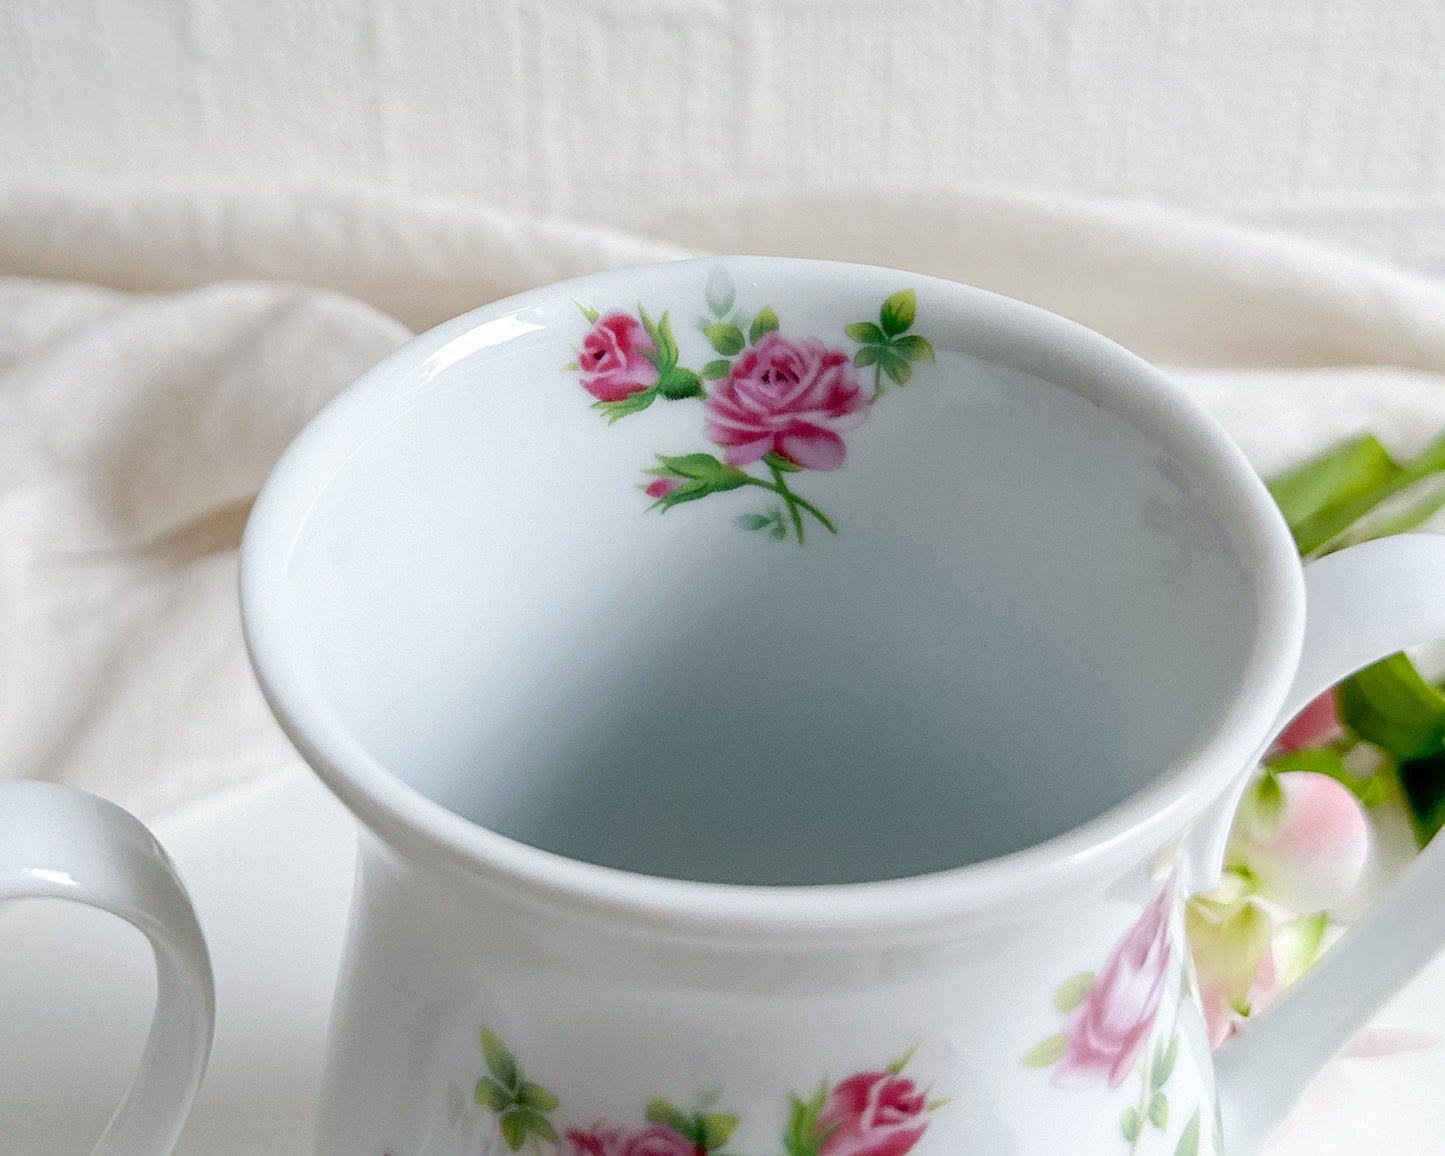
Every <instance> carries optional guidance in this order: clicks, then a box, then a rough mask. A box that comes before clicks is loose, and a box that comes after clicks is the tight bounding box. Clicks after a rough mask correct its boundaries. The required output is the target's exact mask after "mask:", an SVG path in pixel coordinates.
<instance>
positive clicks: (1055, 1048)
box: [1024, 1032, 1069, 1068]
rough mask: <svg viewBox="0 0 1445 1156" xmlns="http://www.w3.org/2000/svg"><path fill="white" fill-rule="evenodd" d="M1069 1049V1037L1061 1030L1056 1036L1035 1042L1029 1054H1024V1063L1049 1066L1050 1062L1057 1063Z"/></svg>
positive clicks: (1034, 1066)
mask: <svg viewBox="0 0 1445 1156" xmlns="http://www.w3.org/2000/svg"><path fill="white" fill-rule="evenodd" d="M1068 1050H1069V1037H1068V1036H1066V1035H1064V1034H1063V1033H1062V1032H1060V1033H1059V1034H1058V1035H1056V1036H1050V1037H1049V1038H1048V1039H1046V1040H1043V1041H1042V1042H1040V1043H1038V1044H1035V1045H1034V1047H1033V1048H1032V1050H1030V1051H1029V1053H1028V1055H1026V1056H1024V1063H1025V1064H1026V1065H1027V1066H1029V1067H1030V1068H1047V1067H1048V1066H1049V1065H1050V1064H1056V1063H1058V1062H1059V1061H1060V1060H1062V1059H1063V1058H1064V1053H1065V1052H1067V1051H1068Z"/></svg>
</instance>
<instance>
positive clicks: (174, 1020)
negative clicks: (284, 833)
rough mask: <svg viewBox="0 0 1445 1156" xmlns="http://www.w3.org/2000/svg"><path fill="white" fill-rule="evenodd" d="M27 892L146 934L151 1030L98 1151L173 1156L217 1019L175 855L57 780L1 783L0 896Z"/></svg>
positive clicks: (111, 808) (103, 1155) (111, 807)
mask: <svg viewBox="0 0 1445 1156" xmlns="http://www.w3.org/2000/svg"><path fill="white" fill-rule="evenodd" d="M22 898H46V899H69V900H71V901H73V902H75V903H83V904H85V905H87V906H89V907H98V908H99V909H100V910H102V911H109V912H111V913H112V914H114V915H119V916H120V917H121V918H122V919H124V920H125V921H126V922H128V923H131V924H133V925H134V926H135V927H136V928H138V929H139V930H140V931H142V932H144V933H145V936H146V938H147V939H149V940H150V944H151V948H152V949H153V950H154V951H155V957H156V1010H155V1017H154V1018H153V1019H152V1021H151V1029H150V1036H149V1037H148V1038H147V1040H146V1045H145V1052H144V1054H143V1055H142V1057H141V1061H140V1068H139V1070H138V1071H137V1073H136V1077H135V1080H134V1082H133V1083H132V1084H131V1086H130V1089H129V1091H127V1092H126V1094H125V1096H124V1097H123V1098H122V1100H121V1104H120V1107H119V1108H117V1109H116V1111H115V1115H114V1116H112V1117H111V1121H110V1123H109V1124H108V1125H107V1126H106V1129H105V1132H104V1133H103V1134H102V1135H101V1138H100V1140H99V1142H98V1143H97V1144H96V1146H95V1149H94V1152H93V1156H168V1154H169V1153H170V1152H171V1150H172V1149H173V1148H174V1147H175V1145H176V1141H177V1139H178V1138H179V1137H180V1132H181V1126H182V1125H183V1124H184V1123H185V1119H186V1114H187V1113H188V1112H189V1111H190V1108H191V1102H192V1101H193V1100H194V1099H195V1098H196V1091H197V1089H198V1088H199V1087H200V1083H201V1077H202V1075H203V1074H204V1073H205V1069H206V1060H207V1058H208V1057H209V1055H210V1051H211V1038H212V1035H213V1034H214V1031H215V1021H216V1010H215V989H214V985H213V982H212V978H211V960H210V956H209V955H208V954H207V951H206V941H205V939H204V938H203V937H202V935H201V928H200V924H199V923H198V922H197V921H196V913H195V910H194V909H193V908H192V907H191V901H190V898H189V896H187V894H186V889H185V886H184V885H183V884H182V883H181V881H180V878H179V877H178V876H177V875H176V869H175V867H174V866H173V865H172V864H171V861H170V857H169V856H167V855H166V853H165V851H164V850H163V849H162V848H161V845H160V844H159V843H157V842H156V840H155V836H153V835H152V834H151V833H150V831H149V830H147V828H146V827H145V826H144V825H143V824H142V823H141V822H140V820H139V819H136V818H135V817H134V816H133V815H131V814H130V813H129V812H127V811H123V810H121V808H119V807H117V806H116V805H115V804H114V803H109V802H106V800H104V799H100V798H97V797H96V796H94V795H89V794H86V793H85V792H84V791H78V790H75V789H74V788H72V787H62V786H57V785H56V784H54V783H41V782H29V781H21V782H6V783H0V902H3V901H5V900H7V899H22Z"/></svg>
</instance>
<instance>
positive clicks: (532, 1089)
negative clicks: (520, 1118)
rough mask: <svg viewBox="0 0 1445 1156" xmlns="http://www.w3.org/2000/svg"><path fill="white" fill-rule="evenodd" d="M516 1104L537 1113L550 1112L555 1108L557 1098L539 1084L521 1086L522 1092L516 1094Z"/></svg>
mask: <svg viewBox="0 0 1445 1156" xmlns="http://www.w3.org/2000/svg"><path fill="white" fill-rule="evenodd" d="M517 1103H518V1104H520V1105H521V1106H522V1107H524V1108H534V1109H535V1110H537V1111H538V1112H550V1111H551V1110H552V1109H553V1108H555V1107H556V1106H557V1096H556V1093H554V1092H549V1091H548V1090H547V1089H546V1088H544V1087H542V1085H541V1084H523V1085H522V1090H521V1091H520V1092H518V1093H517Z"/></svg>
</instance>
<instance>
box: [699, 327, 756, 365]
mask: <svg viewBox="0 0 1445 1156" xmlns="http://www.w3.org/2000/svg"><path fill="white" fill-rule="evenodd" d="M703 333H704V334H706V335H707V339H708V340H709V341H711V342H712V347H713V348H714V349H716V350H717V351H718V352H719V353H721V354H722V355H723V356H724V357H734V356H736V355H737V354H739V353H741V352H742V351H743V346H744V345H746V344H747V342H746V341H744V340H743V331H742V330H741V329H739V328H738V327H737V326H736V325H734V324H733V323H732V322H731V321H719V322H716V323H715V324H713V325H709V326H708V327H707V328H706V329H704V330H703Z"/></svg>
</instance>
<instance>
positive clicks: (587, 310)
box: [572, 297, 602, 325]
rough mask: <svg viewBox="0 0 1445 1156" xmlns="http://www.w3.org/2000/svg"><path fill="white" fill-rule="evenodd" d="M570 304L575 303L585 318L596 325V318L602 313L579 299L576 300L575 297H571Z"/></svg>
mask: <svg viewBox="0 0 1445 1156" xmlns="http://www.w3.org/2000/svg"><path fill="white" fill-rule="evenodd" d="M572 304H573V305H575V306H577V308H578V309H580V310H581V311H582V316H583V317H585V318H587V320H588V321H590V322H591V323H592V324H593V325H596V324H597V321H598V319H599V318H600V317H601V316H602V314H601V313H599V312H598V311H597V310H596V309H594V308H592V306H590V305H584V304H583V303H582V302H581V301H578V300H577V299H576V298H575V297H574V298H572Z"/></svg>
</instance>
